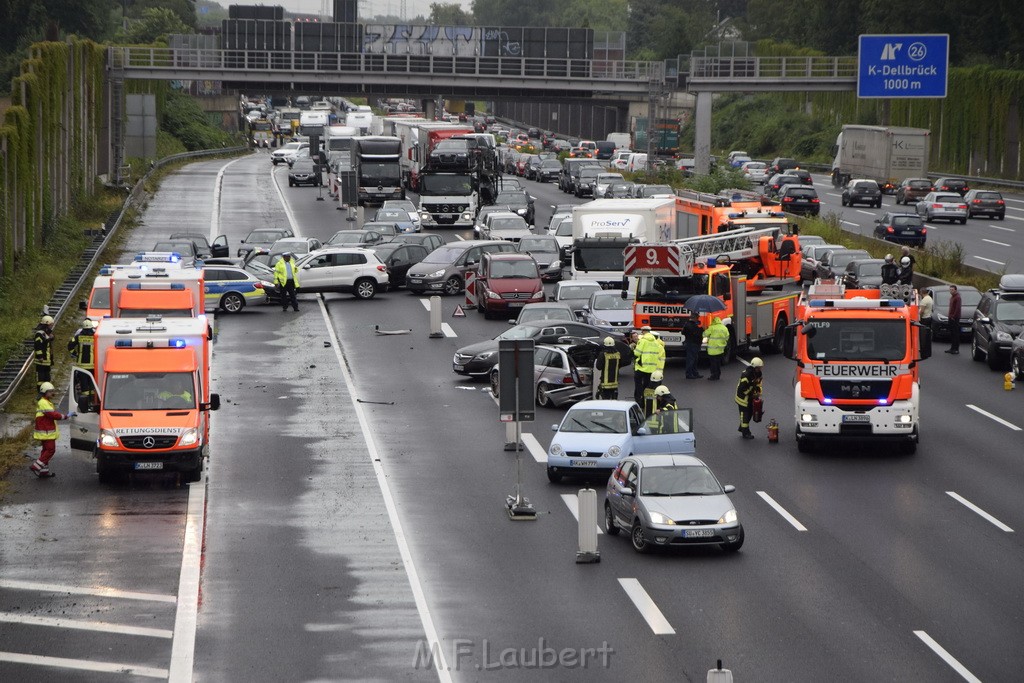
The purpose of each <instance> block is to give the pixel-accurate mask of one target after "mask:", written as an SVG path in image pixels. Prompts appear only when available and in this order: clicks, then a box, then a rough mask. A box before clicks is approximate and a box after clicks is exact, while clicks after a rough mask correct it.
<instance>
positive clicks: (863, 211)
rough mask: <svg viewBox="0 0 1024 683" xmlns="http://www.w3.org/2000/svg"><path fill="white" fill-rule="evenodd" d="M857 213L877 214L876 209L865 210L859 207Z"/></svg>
mask: <svg viewBox="0 0 1024 683" xmlns="http://www.w3.org/2000/svg"><path fill="white" fill-rule="evenodd" d="M857 213H863V214H867V215H868V216H874V215H875V212H874V211H865V210H864V209H857Z"/></svg>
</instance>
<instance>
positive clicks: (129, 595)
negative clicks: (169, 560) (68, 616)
mask: <svg viewBox="0 0 1024 683" xmlns="http://www.w3.org/2000/svg"><path fill="white" fill-rule="evenodd" d="M0 588H10V589H13V590H26V591H39V592H40V593H69V594H71V595H96V596H99V597H101V598H120V599H122V600H150V601H152V602H169V603H172V604H173V603H175V602H177V601H178V598H177V597H175V596H173V595H162V594H160V593H139V592H136V591H122V590H118V589H116V588H108V587H106V586H66V585H63V584H57V583H40V582H36V581H17V580H15V579H0Z"/></svg>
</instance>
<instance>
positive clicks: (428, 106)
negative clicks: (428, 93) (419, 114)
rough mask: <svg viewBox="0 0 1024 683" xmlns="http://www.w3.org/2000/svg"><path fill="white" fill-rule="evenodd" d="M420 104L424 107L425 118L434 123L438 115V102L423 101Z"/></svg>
mask: <svg viewBox="0 0 1024 683" xmlns="http://www.w3.org/2000/svg"><path fill="white" fill-rule="evenodd" d="M420 103H421V104H422V105H423V118H425V119H426V120H427V121H433V120H434V117H435V116H436V115H437V100H434V99H430V100H421V102H420Z"/></svg>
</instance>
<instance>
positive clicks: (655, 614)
mask: <svg viewBox="0 0 1024 683" xmlns="http://www.w3.org/2000/svg"><path fill="white" fill-rule="evenodd" d="M619 585H620V586H622V590H624V591H626V595H628V596H629V599H630V600H632V601H633V604H634V605H636V608H637V609H638V610H640V616H642V617H643V618H644V621H646V622H647V625H648V626H650V627H651V630H652V631H654V635H656V636H665V635H673V634H674V633H675V632H676V630H675V629H674V628H672V624H670V623H668V619H666V618H665V615H664V614H662V613H661V610H660V609H658V606H657V605H655V604H654V600H651V596H650V595H648V594H647V591H645V590H644V587H643V586H641V585H640V582H639V581H637V580H636V579H619Z"/></svg>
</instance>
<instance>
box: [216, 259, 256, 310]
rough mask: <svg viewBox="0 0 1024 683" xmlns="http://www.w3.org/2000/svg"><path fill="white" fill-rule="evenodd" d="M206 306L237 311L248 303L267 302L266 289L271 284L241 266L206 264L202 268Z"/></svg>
mask: <svg viewBox="0 0 1024 683" xmlns="http://www.w3.org/2000/svg"><path fill="white" fill-rule="evenodd" d="M203 279H204V280H205V282H206V295H205V301H206V308H208V309H209V308H214V309H217V308H220V309H223V310H224V311H225V312H227V313H237V312H239V311H241V310H242V309H243V308H245V307H246V306H247V305H250V304H265V303H267V289H268V288H270V287H272V286H273V285H272V284H271V283H269V282H263V281H262V280H260V278H258V277H256V276H255V275H253V274H251V273H249V272H248V271H246V270H245V269H243V268H237V267H234V266H223V265H208V266H205V267H204V268H203Z"/></svg>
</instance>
